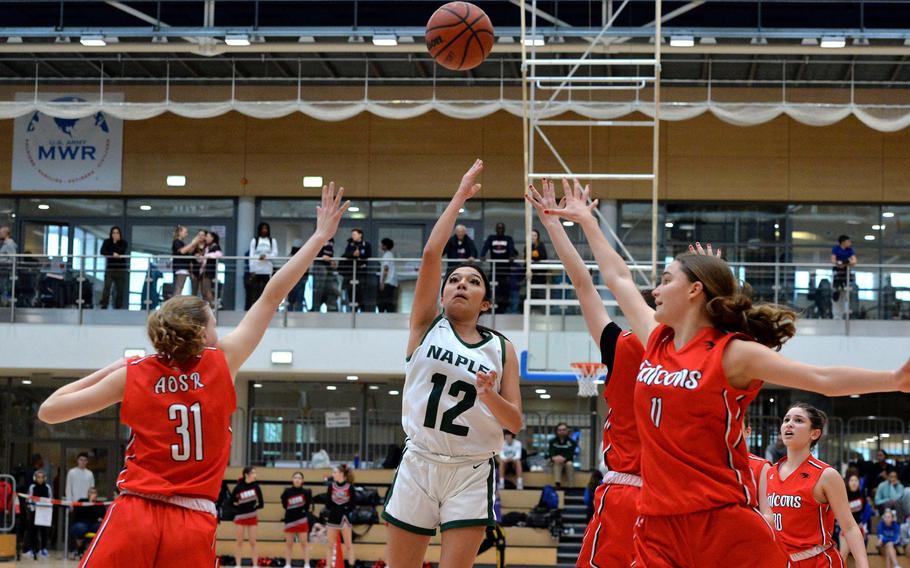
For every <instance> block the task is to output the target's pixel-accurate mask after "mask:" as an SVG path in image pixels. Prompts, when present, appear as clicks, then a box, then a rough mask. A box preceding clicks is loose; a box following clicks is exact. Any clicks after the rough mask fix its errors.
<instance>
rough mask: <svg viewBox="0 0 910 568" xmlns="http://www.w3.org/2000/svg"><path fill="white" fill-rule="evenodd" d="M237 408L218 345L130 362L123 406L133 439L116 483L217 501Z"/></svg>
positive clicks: (139, 491)
mask: <svg viewBox="0 0 910 568" xmlns="http://www.w3.org/2000/svg"><path fill="white" fill-rule="evenodd" d="M236 406H237V397H236V393H235V391H234V382H233V381H232V380H231V373H230V370H229V369H228V366H227V362H226V361H225V359H224V352H222V351H221V350H220V349H214V348H206V349H205V350H204V351H203V352H202V354H201V355H198V356H196V357H192V358H190V359H189V360H187V361H185V362H183V363H180V364H178V363H176V362H174V361H170V360H168V359H165V358H163V357H160V356H157V355H151V356H148V357H143V358H141V359H136V360H135V361H131V362H130V363H129V364H128V365H127V368H126V387H125V388H124V391H123V404H122V405H121V407H120V421H121V422H122V423H123V424H126V425H127V426H129V427H130V439H129V442H128V444H127V446H126V452H125V454H126V457H125V459H124V466H123V470H122V471H121V472H120V474H119V475H118V477H117V488H118V489H120V490H121V491H127V492H131V493H136V494H140V495H149V496H165V497H173V496H180V497H191V498H202V499H207V500H209V501H213V502H214V501H216V500H217V499H218V492H219V491H220V489H221V480H222V478H223V477H224V470H225V468H226V467H227V464H228V459H229V458H230V452H231V427H230V425H231V414H233V412H234V409H235V408H236Z"/></svg>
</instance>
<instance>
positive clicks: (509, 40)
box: [499, 36, 515, 43]
mask: <svg viewBox="0 0 910 568" xmlns="http://www.w3.org/2000/svg"><path fill="white" fill-rule="evenodd" d="M499 43H515V38H514V37H512V36H502V37H500V38H499Z"/></svg>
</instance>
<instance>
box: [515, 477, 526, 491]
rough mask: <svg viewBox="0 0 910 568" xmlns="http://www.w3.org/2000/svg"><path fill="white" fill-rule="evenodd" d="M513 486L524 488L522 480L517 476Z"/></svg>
mask: <svg viewBox="0 0 910 568" xmlns="http://www.w3.org/2000/svg"><path fill="white" fill-rule="evenodd" d="M515 487H518V488H519V489H524V488H525V482H524V480H523V479H522V478H520V477H519V478H518V482H516V483H515Z"/></svg>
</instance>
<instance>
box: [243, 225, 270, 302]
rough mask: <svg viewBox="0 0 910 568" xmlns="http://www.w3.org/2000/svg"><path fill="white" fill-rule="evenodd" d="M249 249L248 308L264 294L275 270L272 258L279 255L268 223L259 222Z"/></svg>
mask: <svg viewBox="0 0 910 568" xmlns="http://www.w3.org/2000/svg"><path fill="white" fill-rule="evenodd" d="M249 250H250V252H249V256H250V261H249V268H250V277H249V284H250V285H249V287H248V291H247V297H246V306H245V308H244V309H247V310H248V309H250V307H252V305H253V304H255V303H256V300H258V299H259V296H261V295H262V291H263V290H265V285H266V284H268V283H269V279H270V278H271V277H272V272H274V270H275V267H274V266H273V265H272V259H273V258H275V257H277V256H278V241H277V240H275V239H273V238H272V228H271V226H270V225H269V224H268V223H259V227H258V228H257V229H256V236H255V237H253V239H252V240H251V241H250V249H249Z"/></svg>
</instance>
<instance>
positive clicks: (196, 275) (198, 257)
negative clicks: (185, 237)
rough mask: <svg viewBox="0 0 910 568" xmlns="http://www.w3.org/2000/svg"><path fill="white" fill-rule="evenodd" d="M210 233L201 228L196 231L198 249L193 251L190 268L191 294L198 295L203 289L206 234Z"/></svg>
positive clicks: (195, 239)
mask: <svg viewBox="0 0 910 568" xmlns="http://www.w3.org/2000/svg"><path fill="white" fill-rule="evenodd" d="M208 234H209V232H208V231H206V230H205V229H199V231H198V232H197V233H196V238H194V239H193V240H194V241H195V242H196V249H195V250H194V251H193V264H192V269H191V270H190V294H192V295H193V296H198V295H199V292H200V291H201V290H202V259H203V257H204V256H205V246H206V240H205V239H206V236H207V235H208Z"/></svg>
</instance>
